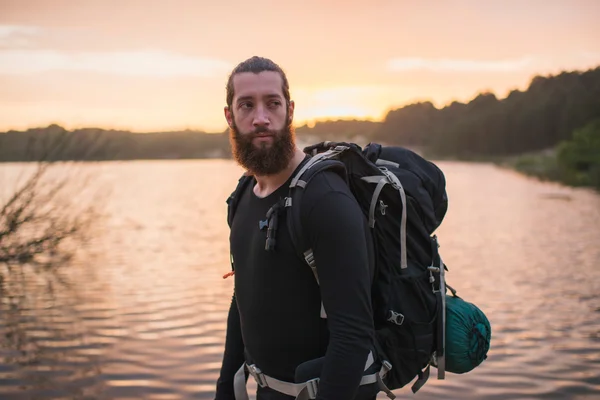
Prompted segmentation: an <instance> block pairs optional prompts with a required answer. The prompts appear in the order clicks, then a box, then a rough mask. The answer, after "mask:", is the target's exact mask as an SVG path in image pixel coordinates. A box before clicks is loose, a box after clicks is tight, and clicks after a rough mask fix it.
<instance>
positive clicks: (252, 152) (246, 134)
mask: <svg viewBox="0 0 600 400" xmlns="http://www.w3.org/2000/svg"><path fill="white" fill-rule="evenodd" d="M233 87H234V96H233V102H232V104H231V108H229V107H226V108H225V117H226V118H227V122H228V123H229V126H230V141H231V145H232V150H233V155H234V157H235V159H236V161H237V162H238V163H240V164H241V165H242V166H243V167H244V168H246V169H248V170H249V171H250V172H251V173H253V174H256V175H259V176H261V175H262V176H264V175H273V174H276V173H278V172H281V171H282V170H283V169H285V168H286V167H287V165H288V164H289V162H290V160H291V158H292V157H293V155H294V150H295V140H294V139H295V138H294V133H293V130H292V119H293V111H294V104H293V102H290V104H289V105H286V101H285V98H284V96H283V91H282V79H281V76H280V75H279V74H278V73H277V72H273V71H263V72H260V73H258V74H254V73H251V72H244V73H239V74H236V75H235V76H234V77H233Z"/></svg>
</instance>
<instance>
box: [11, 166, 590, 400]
mask: <svg viewBox="0 0 600 400" xmlns="http://www.w3.org/2000/svg"><path fill="white" fill-rule="evenodd" d="M439 165H440V166H441V167H442V169H443V170H444V171H445V173H446V176H447V179H448V193H449V196H450V202H451V203H450V204H451V205H450V210H449V213H448V215H447V218H446V220H445V222H444V223H443V225H442V227H441V228H440V230H439V232H438V236H439V238H440V241H441V245H442V248H441V251H442V255H443V257H444V259H445V261H446V262H447V263H448V265H449V268H450V272H449V274H448V281H449V283H450V284H451V285H452V286H454V287H455V288H456V289H457V290H458V291H459V294H460V295H462V296H463V297H464V298H466V299H467V300H468V301H472V302H474V303H475V304H477V305H478V306H479V307H481V308H482V309H483V310H484V311H485V312H486V313H487V315H488V317H489V318H490V322H491V324H492V329H493V335H492V348H491V350H490V352H489V355H488V360H486V361H485V362H484V363H483V364H482V365H481V366H480V367H479V368H478V369H476V370H475V371H472V372H471V373H469V374H465V375H452V374H448V375H447V378H446V380H445V381H438V380H436V379H435V378H434V377H433V376H432V378H431V379H430V381H429V383H428V384H427V385H426V386H425V387H424V388H423V389H421V391H420V392H419V393H418V394H417V395H416V396H415V397H416V398H420V399H440V398H446V399H526V398H552V399H577V398H600V196H599V195H598V194H596V193H593V192H592V191H589V190H584V189H572V188H566V187H562V186H559V185H556V184H551V183H541V182H537V181H535V180H532V179H529V178H525V177H523V176H520V175H518V174H516V173H514V172H511V171H507V170H502V169H498V168H496V167H494V166H491V165H486V164H463V163H452V162H444V163H440V164H439ZM23 168H25V167H24V166H23V165H16V164H4V165H0V183H6V182H12V181H13V180H14V178H15V177H16V174H17V172H18V171H21V170H22V169H23ZM84 169H85V170H87V172H91V173H92V175H93V176H94V178H93V180H92V188H93V189H96V195H99V194H101V195H102V196H101V197H102V198H103V199H104V201H105V206H104V212H105V214H106V217H105V218H104V219H103V220H101V221H100V222H98V224H97V225H95V226H94V230H93V231H92V233H93V236H92V238H91V241H90V243H89V245H88V247H86V248H83V249H81V250H80V251H79V253H78V255H77V257H76V258H75V259H74V260H73V262H72V263H71V265H67V266H65V267H64V268H62V269H61V270H60V273H59V274H38V275H31V274H29V273H27V271H25V273H24V275H23V276H22V277H21V280H20V281H16V278H13V279H12V280H10V282H8V283H6V282H5V287H4V289H3V292H2V296H1V297H2V299H1V301H2V303H1V308H0V313H1V314H0V317H1V318H0V358H1V360H2V362H1V365H0V398H1V399H13V398H14V399H46V398H53V399H54V398H56V399H58V398H64V399H141V398H144V399H188V398H189V399H191V398H193V399H212V398H213V389H214V383H215V380H216V378H217V375H218V371H219V367H220V360H221V354H222V349H223V342H224V332H225V321H226V315H227V309H228V305H229V301H230V298H231V293H232V284H233V280H232V279H229V280H223V279H222V275H223V274H224V273H225V272H227V271H228V270H229V268H230V267H229V262H228V240H227V238H228V231H227V225H226V223H225V199H226V197H227V195H228V194H229V193H230V191H231V190H232V186H233V185H234V184H235V182H236V181H237V178H238V176H239V174H240V170H239V168H238V167H237V166H235V165H234V164H233V163H232V162H230V161H221V160H210V161H208V160H203V161H143V162H141V161H140V162H125V163H100V164H90V165H87V166H85V167H84ZM0 187H1V188H0V197H1V196H2V195H6V194H7V193H8V192H9V189H7V186H6V185H5V184H1V185H0ZM73 195H74V196H76V195H82V196H83V199H84V200H81V201H85V199H89V195H84V194H83V193H80V192H77V193H74V194H73ZM85 196H88V197H85ZM434 371H435V370H434ZM250 387H251V388H252V387H255V385H252V384H251V385H250ZM396 393H397V394H398V395H399V397H400V398H403V397H404V398H409V397H413V395H412V393H411V392H410V389H409V388H405V389H402V390H398V391H396ZM381 398H385V396H383V395H382V396H381Z"/></svg>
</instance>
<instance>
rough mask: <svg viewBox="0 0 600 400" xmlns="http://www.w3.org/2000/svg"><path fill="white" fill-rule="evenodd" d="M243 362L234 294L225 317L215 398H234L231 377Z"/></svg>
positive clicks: (242, 348) (232, 399)
mask: <svg viewBox="0 0 600 400" xmlns="http://www.w3.org/2000/svg"><path fill="white" fill-rule="evenodd" d="M243 363H244V342H243V341H242V331H241V326H240V314H239V311H238V307H237V301H236V298H235V294H234V295H233V298H232V299H231V306H230V307H229V315H228V317H227V334H226V337H225V352H224V353H223V364H222V365H221V372H220V375H219V379H218V380H217V393H216V396H215V400H235V395H234V392H233V377H234V376H235V373H236V372H237V371H238V370H239V368H240V367H241V366H242V364H243Z"/></svg>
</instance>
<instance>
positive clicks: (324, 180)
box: [305, 169, 351, 197]
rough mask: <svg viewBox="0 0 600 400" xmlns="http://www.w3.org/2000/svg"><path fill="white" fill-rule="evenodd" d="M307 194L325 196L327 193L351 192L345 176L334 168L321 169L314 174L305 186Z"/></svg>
mask: <svg viewBox="0 0 600 400" xmlns="http://www.w3.org/2000/svg"><path fill="white" fill-rule="evenodd" d="M305 191H306V195H307V196H318V197H320V196H323V195H325V194H327V193H331V192H334V193H344V194H351V191H350V187H349V186H348V184H347V183H346V180H345V178H344V177H343V176H342V175H341V174H340V173H339V172H338V171H335V170H332V169H326V170H323V171H319V172H318V173H317V174H315V176H313V177H312V178H311V180H310V182H309V183H308V184H307V185H306V188H305Z"/></svg>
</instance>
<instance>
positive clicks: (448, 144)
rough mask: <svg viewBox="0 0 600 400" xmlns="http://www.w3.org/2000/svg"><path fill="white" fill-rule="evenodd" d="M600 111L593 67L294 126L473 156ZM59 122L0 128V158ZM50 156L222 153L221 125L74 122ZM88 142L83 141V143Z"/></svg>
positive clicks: (569, 128) (542, 140)
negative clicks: (499, 92)
mask: <svg viewBox="0 0 600 400" xmlns="http://www.w3.org/2000/svg"><path fill="white" fill-rule="evenodd" d="M597 118H600V67H598V68H595V69H591V70H588V71H584V72H579V71H575V72H563V73H561V74H559V75H555V76H547V77H544V76H536V77H535V78H533V79H532V81H531V83H530V85H529V87H528V88H527V90H524V91H519V90H514V91H512V92H511V93H510V94H509V95H508V96H507V97H506V98H504V99H498V98H497V97H496V96H495V95H494V94H492V93H481V94H479V95H478V96H477V97H475V98H474V99H473V100H471V101H470V102H468V103H460V102H453V103H452V104H450V105H448V106H446V107H443V108H439V109H438V108H436V107H435V106H434V105H433V104H432V103H431V102H420V103H416V104H410V105H407V106H405V107H402V108H398V109H395V110H392V111H390V112H389V113H388V114H387V115H386V117H385V119H384V120H383V121H382V122H371V121H360V120H350V121H348V120H338V121H324V122H317V123H316V124H315V125H314V126H307V125H304V126H300V127H297V128H296V134H297V136H298V138H299V139H300V140H301V141H302V142H306V143H310V142H315V141H321V140H334V141H343V140H347V141H357V142H363V143H367V142H369V141H378V142H382V143H385V144H392V145H401V146H406V147H411V148H414V149H419V150H421V151H422V152H423V153H425V154H426V155H427V156H429V157H438V158H458V159H478V158H486V157H502V156H511V155H517V154H522V153H528V152H534V151H538V150H544V149H548V148H554V147H555V146H557V145H558V144H559V143H561V142H563V141H567V140H570V139H571V138H572V135H573V132H574V131H575V130H577V129H581V128H583V127H584V126H585V125H587V124H588V123H590V122H591V121H593V120H595V119H597ZM64 133H65V129H64V128H62V127H60V126H58V125H50V126H48V127H46V128H37V129H29V130H27V131H22V132H21V131H9V132H5V133H0V161H28V160H39V159H40V157H39V152H40V151H41V150H40V148H43V147H44V146H40V145H39V143H41V142H43V141H44V140H48V141H52V140H53V138H55V137H56V136H58V135H62V134H64ZM68 134H69V135H71V136H72V137H71V139H73V138H75V139H77V140H70V141H69V143H71V147H70V148H69V149H62V151H61V152H60V153H57V155H56V157H61V158H65V159H75V160H78V159H89V160H132V159H183V158H211V157H212V158H230V157H231V150H230V147H229V139H228V134H227V132H221V133H205V132H200V131H189V130H188V131H178V132H156V133H143V134H142V133H132V132H126V131H116V130H102V129H92V128H87V129H78V130H74V131H72V132H68ZM92 142H93V143H94V144H95V145H94V146H90V143H92Z"/></svg>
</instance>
